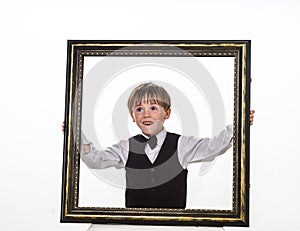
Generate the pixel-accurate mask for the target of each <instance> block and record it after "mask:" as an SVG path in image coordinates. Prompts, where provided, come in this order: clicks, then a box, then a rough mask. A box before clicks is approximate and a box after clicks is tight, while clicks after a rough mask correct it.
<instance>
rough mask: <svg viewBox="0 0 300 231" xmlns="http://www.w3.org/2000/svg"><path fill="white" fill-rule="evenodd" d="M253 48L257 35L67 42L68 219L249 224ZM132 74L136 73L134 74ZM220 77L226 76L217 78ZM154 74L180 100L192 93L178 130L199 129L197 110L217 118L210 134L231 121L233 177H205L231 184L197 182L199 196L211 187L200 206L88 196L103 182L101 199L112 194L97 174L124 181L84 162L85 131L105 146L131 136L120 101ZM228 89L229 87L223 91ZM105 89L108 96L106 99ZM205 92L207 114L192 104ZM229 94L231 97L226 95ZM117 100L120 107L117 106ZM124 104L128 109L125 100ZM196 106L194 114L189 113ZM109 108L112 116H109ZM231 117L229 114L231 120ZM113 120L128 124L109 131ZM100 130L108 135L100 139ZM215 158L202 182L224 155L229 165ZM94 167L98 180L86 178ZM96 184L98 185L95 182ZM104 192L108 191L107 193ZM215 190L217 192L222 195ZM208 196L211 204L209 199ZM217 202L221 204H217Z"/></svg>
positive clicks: (64, 212)
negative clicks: (138, 204) (145, 204)
mask: <svg viewBox="0 0 300 231" xmlns="http://www.w3.org/2000/svg"><path fill="white" fill-rule="evenodd" d="M250 51H251V41H250V40H231V41H229V40H195V41H173V40H171V41H163V40H154V41H146V40H139V41H128V40H126V41H101V40H100V41H96V40H69V41H68V45H67V74H66V98H65V121H64V123H65V131H64V153H63V168H62V200H61V222H72V223H77V222H78V223H94V224H107V223H116V224H132V225H135V224H142V225H178V226H249V187H250V184H249V180H250V179H249V176H250V174H249V170H250V169H249V162H250V122H249V114H250V82H251V78H250ZM171 72H172V73H173V74H174V78H173V77H170V76H172V73H171ZM175 72H176V73H175ZM141 73H142V74H141ZM149 73H151V75H152V76H151V75H150V74H149ZM168 73H171V74H168ZM223 74H224V78H223ZM129 75H131V76H132V77H128V76H129ZM142 75H143V76H144V77H143V76H142ZM148 75H149V76H148ZM177 75H178V76H177ZM145 76H148V77H145ZM176 76H177V77H176ZM214 76H219V77H216V78H215V77H214ZM152 77H153V78H154V80H153V81H154V82H158V83H162V84H165V86H166V87H167V88H169V89H170V91H171V93H172V91H173V90H174V97H175V99H178V100H177V101H180V100H179V95H181V96H183V98H184V97H185V96H186V101H184V100H183V101H181V102H179V103H178V107H177V110H175V111H176V113H175V112H174V110H173V112H174V114H176V116H177V117H176V118H178V119H177V122H178V121H181V130H180V128H178V130H180V132H185V133H187V134H188V135H198V134H192V133H193V131H194V130H193V129H195V127H197V126H196V125H195V124H196V122H193V121H194V120H195V121H196V120H198V119H199V118H198V117H197V116H195V117H194V116H193V113H195V115H198V114H199V113H198V112H199V111H200V114H202V113H203V115H205V113H206V114H208V115H209V116H210V117H207V118H208V119H209V120H210V122H209V123H203V126H206V125H207V124H208V125H207V126H208V128H207V130H208V132H207V134H211V135H215V132H214V131H217V130H218V129H219V128H221V127H222V126H223V127H225V125H226V124H227V123H228V121H229V123H231V122H232V125H233V138H232V147H231V151H229V154H228V153H225V154H223V155H221V157H220V158H223V157H222V156H224V158H228V159H227V160H224V161H227V162H228V163H229V164H228V165H227V164H226V166H225V167H224V171H228V174H229V177H227V178H226V179H225V178H222V177H224V176H222V173H220V172H219V173H216V174H218V176H217V177H214V176H212V178H209V179H208V180H207V181H205V182H214V180H213V179H214V178H219V181H218V182H226V183H224V184H226V185H225V186H220V183H212V184H215V185H214V186H207V187H206V186H205V182H204V183H203V182H201V184H203V185H204V186H201V187H202V189H199V188H198V186H197V185H198V183H193V185H194V186H193V187H195V188H196V189H195V193H194V194H197V195H202V194H199V192H200V191H201V192H203V193H204V191H205V190H207V194H205V195H208V196H201V197H202V198H203V199H202V198H198V199H197V200H199V201H200V202H199V203H198V202H197V203H198V204H197V203H196V202H195V206H193V203H194V202H191V206H190V207H187V208H185V209H171V208H126V207H125V206H123V205H121V206H118V205H116V204H115V203H114V202H110V201H109V200H110V199H103V201H104V202H101V203H102V204H101V203H100V202H99V203H98V201H97V200H98V199H96V201H95V202H94V201H92V200H91V201H89V197H92V196H89V195H90V194H89V193H91V191H97V190H98V188H99V191H97V193H95V194H96V197H97V196H99V201H100V200H101V197H102V198H105V195H104V194H105V192H104V189H103V191H102V188H101V187H102V186H101V183H100V182H99V185H100V186H96V185H98V183H97V181H98V180H99V181H102V182H103V178H105V179H104V182H105V180H107V181H110V183H111V185H113V186H115V187H118V186H116V183H115V182H112V181H114V179H115V178H117V177H114V176H112V175H113V174H115V173H113V174H111V173H110V172H109V173H103V174H104V175H105V174H106V175H105V177H101V176H104V175H101V174H102V173H100V175H101V176H100V177H99V175H97V174H98V173H97V172H93V170H92V171H90V170H89V169H88V168H86V166H85V164H84V163H83V162H82V160H81V157H80V153H81V152H82V136H83V133H84V134H85V135H86V136H87V137H88V138H89V139H91V140H92V141H93V143H94V144H95V146H96V147H97V143H99V146H100V147H104V146H105V145H104V144H107V143H108V144H109V141H106V140H105V138H107V137H109V136H114V138H115V140H116V141H118V140H121V139H125V137H126V136H127V135H128V134H129V132H128V131H127V130H126V129H127V128H128V127H130V126H129V125H127V123H129V122H128V119H127V117H125V119H121V118H120V117H118V116H116V114H117V115H119V114H120V115H121V114H122V113H123V111H122V112H120V113H119V111H118V110H121V109H120V108H121V106H120V107H119V106H118V105H121V104H122V105H123V103H124V102H125V101H124V102H123V101H122V100H123V98H125V100H126V98H127V96H128V94H127V90H128V91H129V90H130V89H132V88H131V87H132V86H134V85H135V84H133V83H134V81H136V82H135V83H140V82H143V81H148V80H151V78H152ZM127 78H128V79H127ZM180 81H182V83H181V82H180ZM226 84H228V87H227V85H226ZM181 87H182V89H181ZM221 88H222V89H224V90H220V89H221ZM123 89H124V90H123ZM183 89H185V90H183ZM193 89H194V90H193ZM197 89H198V90H197ZM227 90H228V92H227ZM112 92H114V93H115V95H118V96H119V98H120V101H118V100H119V99H118V98H117V99H115V100H113V97H114V96H113V95H111V93H112ZM193 92H194V93H193ZM105 94H107V96H105V97H104V95H105ZM188 94H190V95H188ZM198 94H199V95H202V96H203V101H202V102H206V104H207V106H206V109H204V110H207V111H206V112H202V111H201V110H202V109H201V108H193V107H194V106H193V105H196V104H197V102H198V101H195V102H196V103H195V102H191V100H190V99H195V98H198V97H197V95H198ZM227 95H228V96H227ZM177 97H178V98H177ZM226 97H228V98H229V99H228V100H224V98H226ZM171 98H172V96H171ZM109 99H111V102H109ZM196 100H198V99H196ZM119 102H120V103H119ZM188 102H190V103H188ZM125 103H126V102H125ZM107 105H108V106H107ZM114 105H117V106H116V107H115V108H114ZM182 105H185V106H184V107H185V108H184V109H182V111H180V109H179V108H180V107H181V106H182ZM187 105H189V106H187ZM175 106H176V105H175ZM110 107H111V112H109V113H110V114H109V113H108V112H106V111H105V112H104V109H105V108H107V111H109V110H110V109H109V108H110ZM188 107H189V108H188ZM195 107H196V106H195ZM103 108H104V109H103ZM175 109H176V108H175ZM122 110H123V109H122ZM124 110H126V105H125V109H124ZM189 110H191V112H192V113H189V114H188V115H187V114H184V113H186V112H187V111H189ZM99 111H100V112H99ZM173 112H172V113H173ZM97 113H98V114H97ZM99 113H100V114H99ZM105 113H107V115H104V114H105ZM118 113H119V114H118ZM124 113H125V112H124ZM127 113H128V112H127ZM101 116H105V117H103V118H104V119H103V120H100V121H99V120H97V119H98V118H99V117H101ZM224 117H227V120H226V118H224ZM202 118H203V117H202ZM204 118H205V116H204ZM199 120H201V119H199ZM109 123H114V124H117V125H116V126H123V125H119V124H121V123H125V124H126V125H125V127H126V128H125V127H124V128H120V129H117V130H118V132H117V133H118V134H115V133H116V131H114V132H113V133H114V134H113V135H110V133H111V131H108V129H109V128H110V127H112V125H110V127H109V126H108V128H106V127H105V126H106V125H107V124H109ZM199 123H200V122H199ZM174 124H176V121H175V122H174ZM99 126H100V127H102V128H103V129H104V130H101V132H99V131H98V130H97V129H96V127H99ZM175 126H176V125H175ZM178 127H180V126H178ZM200 127H201V126H200ZM185 128H186V129H185ZM82 132H83V133H82ZM204 133H205V132H204ZM99 134H100V135H99ZM205 134H206V133H205ZM99 136H105V137H102V138H99ZM101 139H102V140H101ZM101 142H102V143H101ZM226 156H227V157H226ZM214 161H215V160H212V161H211V162H208V163H205V164H206V165H205V164H204V165H203V166H202V172H201V173H199V169H198V167H197V170H196V172H197V171H198V173H197V174H198V175H197V179H200V180H199V181H201V179H203V178H201V176H202V175H204V174H207V175H209V174H210V173H212V172H213V170H211V169H216V172H218V171H217V169H218V168H219V167H218V166H217V163H218V162H219V161H220V163H222V160H219V159H218V160H216V161H215V162H214ZM227 162H226V163H227ZM224 163H225V162H224ZM220 168H223V167H220ZM191 171H192V170H191ZM90 173H91V178H93V179H92V180H91V182H92V183H89V182H90V180H86V178H89V177H90V176H89V174H90ZM86 175H87V176H86ZM199 175H201V176H199ZM106 176H107V177H108V178H109V176H111V177H112V179H108V178H106ZM208 177H209V176H208ZM100 178H102V179H100ZM211 179H212V180H211ZM94 182H96V183H95V184H94ZM106 183H107V182H106ZM199 184H200V183H199ZM209 184H210V183H209ZM210 187H211V188H210ZM222 187H224V193H222V189H223V188H222ZM120 188H121V187H120ZM220 189H221V190H220ZM210 190H211V191H210ZM227 191H228V194H229V195H228V196H226V198H225V201H222V200H223V199H218V198H222V197H221V196H222V195H221V194H226V192H227ZM102 192H103V195H101V194H102ZM106 194H111V197H107V198H113V197H114V193H113V191H108V192H106ZM214 194H216V195H215V197H214ZM116 195H117V194H116ZM203 195H204V194H203ZM226 195H227V194H226ZM94 196H95V195H94ZM115 197H119V196H115ZM191 197H192V196H191ZM199 197H200V196H199ZM224 197H225V196H224ZM85 198H88V199H85ZM201 200H204V201H211V202H208V205H206V204H205V203H204V202H203V201H201ZM218 200H220V202H216V201H218ZM110 203H111V204H110ZM215 203H216V205H215ZM218 203H219V204H218ZM227 205H228V206H227Z"/></svg>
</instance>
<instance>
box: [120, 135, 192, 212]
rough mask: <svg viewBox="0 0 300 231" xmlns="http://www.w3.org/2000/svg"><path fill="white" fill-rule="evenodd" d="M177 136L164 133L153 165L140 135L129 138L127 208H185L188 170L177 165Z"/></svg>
mask: <svg viewBox="0 0 300 231" xmlns="http://www.w3.org/2000/svg"><path fill="white" fill-rule="evenodd" d="M178 138H179V135H177V134H173V133H167V136H166V139H165V141H164V143H163V145H162V147H161V150H160V152H159V154H158V156H157V158H156V160H155V162H154V163H153V164H152V163H151V162H150V160H149V159H148V157H147V155H146V154H145V143H142V142H141V141H140V135H138V136H135V137H132V138H130V139H129V154H128V160H127V163H126V168H125V169H126V193H125V197H126V198H125V199H126V207H138V208H185V206H186V185H187V183H186V182H187V170H186V169H183V168H182V166H181V165H180V163H179V160H178V155H177V143H178Z"/></svg>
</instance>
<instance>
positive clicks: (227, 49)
mask: <svg viewBox="0 0 300 231" xmlns="http://www.w3.org/2000/svg"><path fill="white" fill-rule="evenodd" d="M250 44H251V42H250V41H249V40H245V41H241V40H233V41H220V40H216V41H74V40H72V41H68V57H67V78H66V101H65V103H66V111H65V125H66V127H65V138H64V160H63V183H62V204H61V206H62V207H61V222H88V223H122V224H145V225H189V226H199V225H203V226H249V158H250V157H249V153H250V150H249V145H250V140H249V135H250V129H249V127H250V123H249V113H250V49H251V47H250ZM178 49H180V50H182V52H181V51H180V50H178ZM85 56H196V57H201V56H204V57H219V56H230V57H234V58H235V67H234V68H235V70H234V73H235V80H234V84H235V87H234V89H235V97H234V112H233V113H234V137H233V147H234V176H233V177H234V181H233V184H234V185H233V188H234V190H233V191H234V195H233V208H232V210H201V209H184V210H182V209H161V208H154V209H146V208H98V207H79V206H78V193H79V177H78V175H79V159H80V153H79V150H80V149H79V147H80V130H81V100H82V99H81V90H82V80H83V61H84V57H85Z"/></svg>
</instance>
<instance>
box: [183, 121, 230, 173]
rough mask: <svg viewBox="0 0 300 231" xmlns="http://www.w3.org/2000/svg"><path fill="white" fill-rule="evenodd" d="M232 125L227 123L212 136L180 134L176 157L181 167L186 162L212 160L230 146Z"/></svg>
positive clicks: (185, 166)
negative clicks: (200, 136) (220, 130)
mask: <svg viewBox="0 0 300 231" xmlns="http://www.w3.org/2000/svg"><path fill="white" fill-rule="evenodd" d="M232 135H233V128H232V125H228V126H227V127H226V128H225V129H224V130H223V131H222V132H220V133H219V134H218V135H216V136H215V137H213V138H195V137H193V136H181V137H180V138H179V140H178V157H179V162H180V163H181V165H182V167H183V168H187V166H188V164H190V163H195V162H201V161H209V160H213V159H214V158H215V157H216V156H218V155H220V154H223V153H224V152H225V151H226V150H227V149H229V148H230V147H231V139H232Z"/></svg>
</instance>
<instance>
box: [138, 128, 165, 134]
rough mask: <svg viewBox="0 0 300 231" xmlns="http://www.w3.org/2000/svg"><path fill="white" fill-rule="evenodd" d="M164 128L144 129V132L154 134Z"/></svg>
mask: <svg viewBox="0 0 300 231" xmlns="http://www.w3.org/2000/svg"><path fill="white" fill-rule="evenodd" d="M161 130H162V128H155V129H153V128H152V129H151V128H149V129H143V130H142V131H143V133H144V134H145V135H147V136H153V135H156V134H157V133H159V132H160V131H161Z"/></svg>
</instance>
